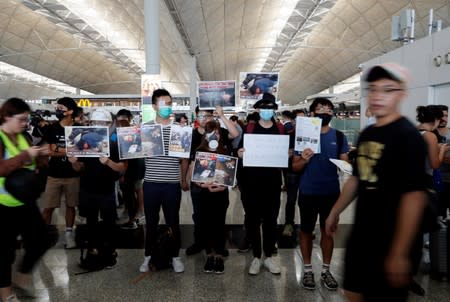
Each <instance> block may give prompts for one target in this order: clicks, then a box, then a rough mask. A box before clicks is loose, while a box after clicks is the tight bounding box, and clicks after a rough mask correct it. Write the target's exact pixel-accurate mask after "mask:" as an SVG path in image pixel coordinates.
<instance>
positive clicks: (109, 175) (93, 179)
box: [78, 141, 123, 193]
mask: <svg viewBox="0 0 450 302" xmlns="http://www.w3.org/2000/svg"><path fill="white" fill-rule="evenodd" d="M109 148H110V151H109V152H110V156H109V158H110V159H111V160H112V161H114V162H116V163H117V162H119V150H118V148H117V144H116V143H113V142H111V141H110V142H109ZM78 160H79V161H80V162H82V163H84V170H83V171H82V173H81V177H80V188H81V189H82V190H84V191H86V192H91V193H111V192H114V190H115V182H116V181H117V180H118V179H119V178H120V173H119V172H116V171H114V170H113V169H111V168H110V167H109V166H108V165H104V164H102V163H101V162H100V160H99V158H98V157H80V158H78ZM121 161H123V160H121Z"/></svg>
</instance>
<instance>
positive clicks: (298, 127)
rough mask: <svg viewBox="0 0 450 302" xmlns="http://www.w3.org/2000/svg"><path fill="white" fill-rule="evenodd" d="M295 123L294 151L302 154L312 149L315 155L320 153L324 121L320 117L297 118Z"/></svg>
mask: <svg viewBox="0 0 450 302" xmlns="http://www.w3.org/2000/svg"><path fill="white" fill-rule="evenodd" d="M295 123H296V124H295V146H294V150H295V151H298V152H301V151H303V150H305V149H306V148H310V149H312V150H313V151H314V153H320V128H321V127H322V120H321V119H320V118H318V117H306V116H297V118H296V120H295Z"/></svg>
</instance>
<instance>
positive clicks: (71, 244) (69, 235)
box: [64, 232, 77, 249]
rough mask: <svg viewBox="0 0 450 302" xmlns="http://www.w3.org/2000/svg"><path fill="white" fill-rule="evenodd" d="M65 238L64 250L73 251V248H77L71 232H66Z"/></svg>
mask: <svg viewBox="0 0 450 302" xmlns="http://www.w3.org/2000/svg"><path fill="white" fill-rule="evenodd" d="M65 238H66V244H65V245H64V247H65V248H66V249H73V248H76V247H77V244H76V242H75V238H74V236H73V232H66V234H65Z"/></svg>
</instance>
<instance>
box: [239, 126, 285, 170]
mask: <svg viewBox="0 0 450 302" xmlns="http://www.w3.org/2000/svg"><path fill="white" fill-rule="evenodd" d="M244 149H245V151H244V158H243V159H244V160H243V163H244V167H273V168H287V167H288V159H289V135H272V134H244Z"/></svg>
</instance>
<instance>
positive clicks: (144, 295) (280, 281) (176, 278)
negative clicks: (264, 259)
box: [18, 191, 450, 302]
mask: <svg viewBox="0 0 450 302" xmlns="http://www.w3.org/2000/svg"><path fill="white" fill-rule="evenodd" d="M230 197H231V198H230V199H231V200H230V201H231V202H230V207H229V210H228V216H227V223H228V226H227V227H228V242H227V247H228V248H229V251H230V255H229V257H227V258H226V260H225V273H224V274H223V275H214V274H205V273H204V272H203V265H204V261H205V256H204V255H203V254H197V255H194V256H189V257H187V256H185V254H184V249H185V248H186V247H187V246H189V245H190V244H191V243H192V222H191V214H192V210H191V209H192V207H191V205H190V198H189V194H186V193H184V194H183V203H182V208H181V222H182V224H183V225H182V237H183V242H182V247H183V250H182V251H181V256H182V259H183V261H184V263H185V272H184V273H181V274H175V273H174V272H172V271H171V270H164V271H159V272H152V273H149V274H147V275H143V274H140V273H139V272H138V268H139V265H140V263H141V260H142V257H143V249H142V237H141V236H143V230H142V229H141V230H138V231H132V232H133V234H131V233H127V231H120V234H119V235H118V240H119V241H120V243H119V249H118V253H119V257H118V264H117V265H116V266H115V267H114V268H112V269H110V270H103V271H99V272H91V273H86V274H78V273H80V272H82V270H81V269H80V268H79V267H78V260H79V257H80V252H79V250H77V249H74V250H65V249H63V237H64V236H61V238H60V241H59V242H58V243H57V245H56V246H55V247H54V248H52V249H51V250H50V251H48V252H47V254H46V255H45V257H44V258H43V260H42V261H41V263H40V264H39V266H38V267H37V269H36V270H35V272H34V275H33V279H34V280H33V281H34V288H35V293H34V295H35V297H34V298H26V297H24V298H22V299H21V301H199V302H200V301H202V302H203V301H233V302H238V301H258V302H259V301H345V299H344V297H343V296H342V294H341V292H340V291H339V290H338V291H329V290H327V289H326V288H325V287H323V286H322V285H321V284H320V282H319V272H320V268H321V263H322V262H321V252H320V248H319V238H320V236H317V237H319V238H317V239H316V240H315V241H314V249H313V268H314V271H315V272H316V282H317V285H318V287H317V289H316V290H314V291H310V290H306V289H303V288H302V287H301V286H300V277H301V275H302V259H301V256H300V252H299V249H298V246H297V242H296V240H295V238H293V239H291V240H289V239H286V238H282V237H281V236H280V240H279V242H278V246H279V250H278V256H277V257H279V260H280V263H281V267H282V271H281V274H280V275H272V274H271V273H270V272H268V271H267V270H265V269H264V268H262V269H261V273H260V274H259V275H257V276H250V275H249V274H248V273H247V272H248V267H249V265H250V262H251V260H252V256H251V253H247V254H239V253H237V249H236V247H237V245H238V244H239V241H240V240H241V239H242V236H243V231H242V219H243V216H242V206H241V204H240V201H239V192H238V191H230ZM284 202H285V196H284V193H283V194H282V204H283V205H284ZM282 209H283V206H282ZM282 209H281V211H280V219H279V223H280V233H281V228H282V227H281V226H282V224H283V222H284V221H283V217H284V211H283V210H282ZM351 213H352V209H351V208H350V209H349V210H348V211H347V213H346V214H345V215H344V216H343V219H341V222H342V225H340V233H339V234H338V237H337V238H336V239H337V240H336V249H335V252H334V256H333V261H332V264H331V267H332V272H333V273H334V275H335V277H336V279H337V280H338V282H340V281H341V280H342V267H343V261H342V259H343V254H344V252H345V237H346V234H347V233H348V231H349V229H350V228H351ZM63 214H64V209H61V210H59V211H57V213H56V214H55V217H54V222H55V223H56V224H57V225H58V228H59V229H60V230H61V231H62V230H63V229H64V225H63V224H64V223H63V220H64V218H63V217H64V216H63ZM119 216H120V212H119ZM296 222H297V223H298V213H297V215H296ZM128 232H129V231H128ZM316 233H317V234H318V235H319V232H318V231H316ZM18 253H19V254H20V251H19V252H18ZM19 256H20V255H19ZM368 261H370V259H368ZM416 279H417V281H418V282H419V283H420V284H422V286H423V287H424V288H425V290H426V295H425V297H419V296H414V295H411V297H410V301H449V297H450V283H449V282H447V281H436V280H433V279H431V278H430V277H429V275H428V274H425V273H423V272H422V273H421V274H420V275H419V276H418V277H417V278H416ZM386 301H389V297H386Z"/></svg>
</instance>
